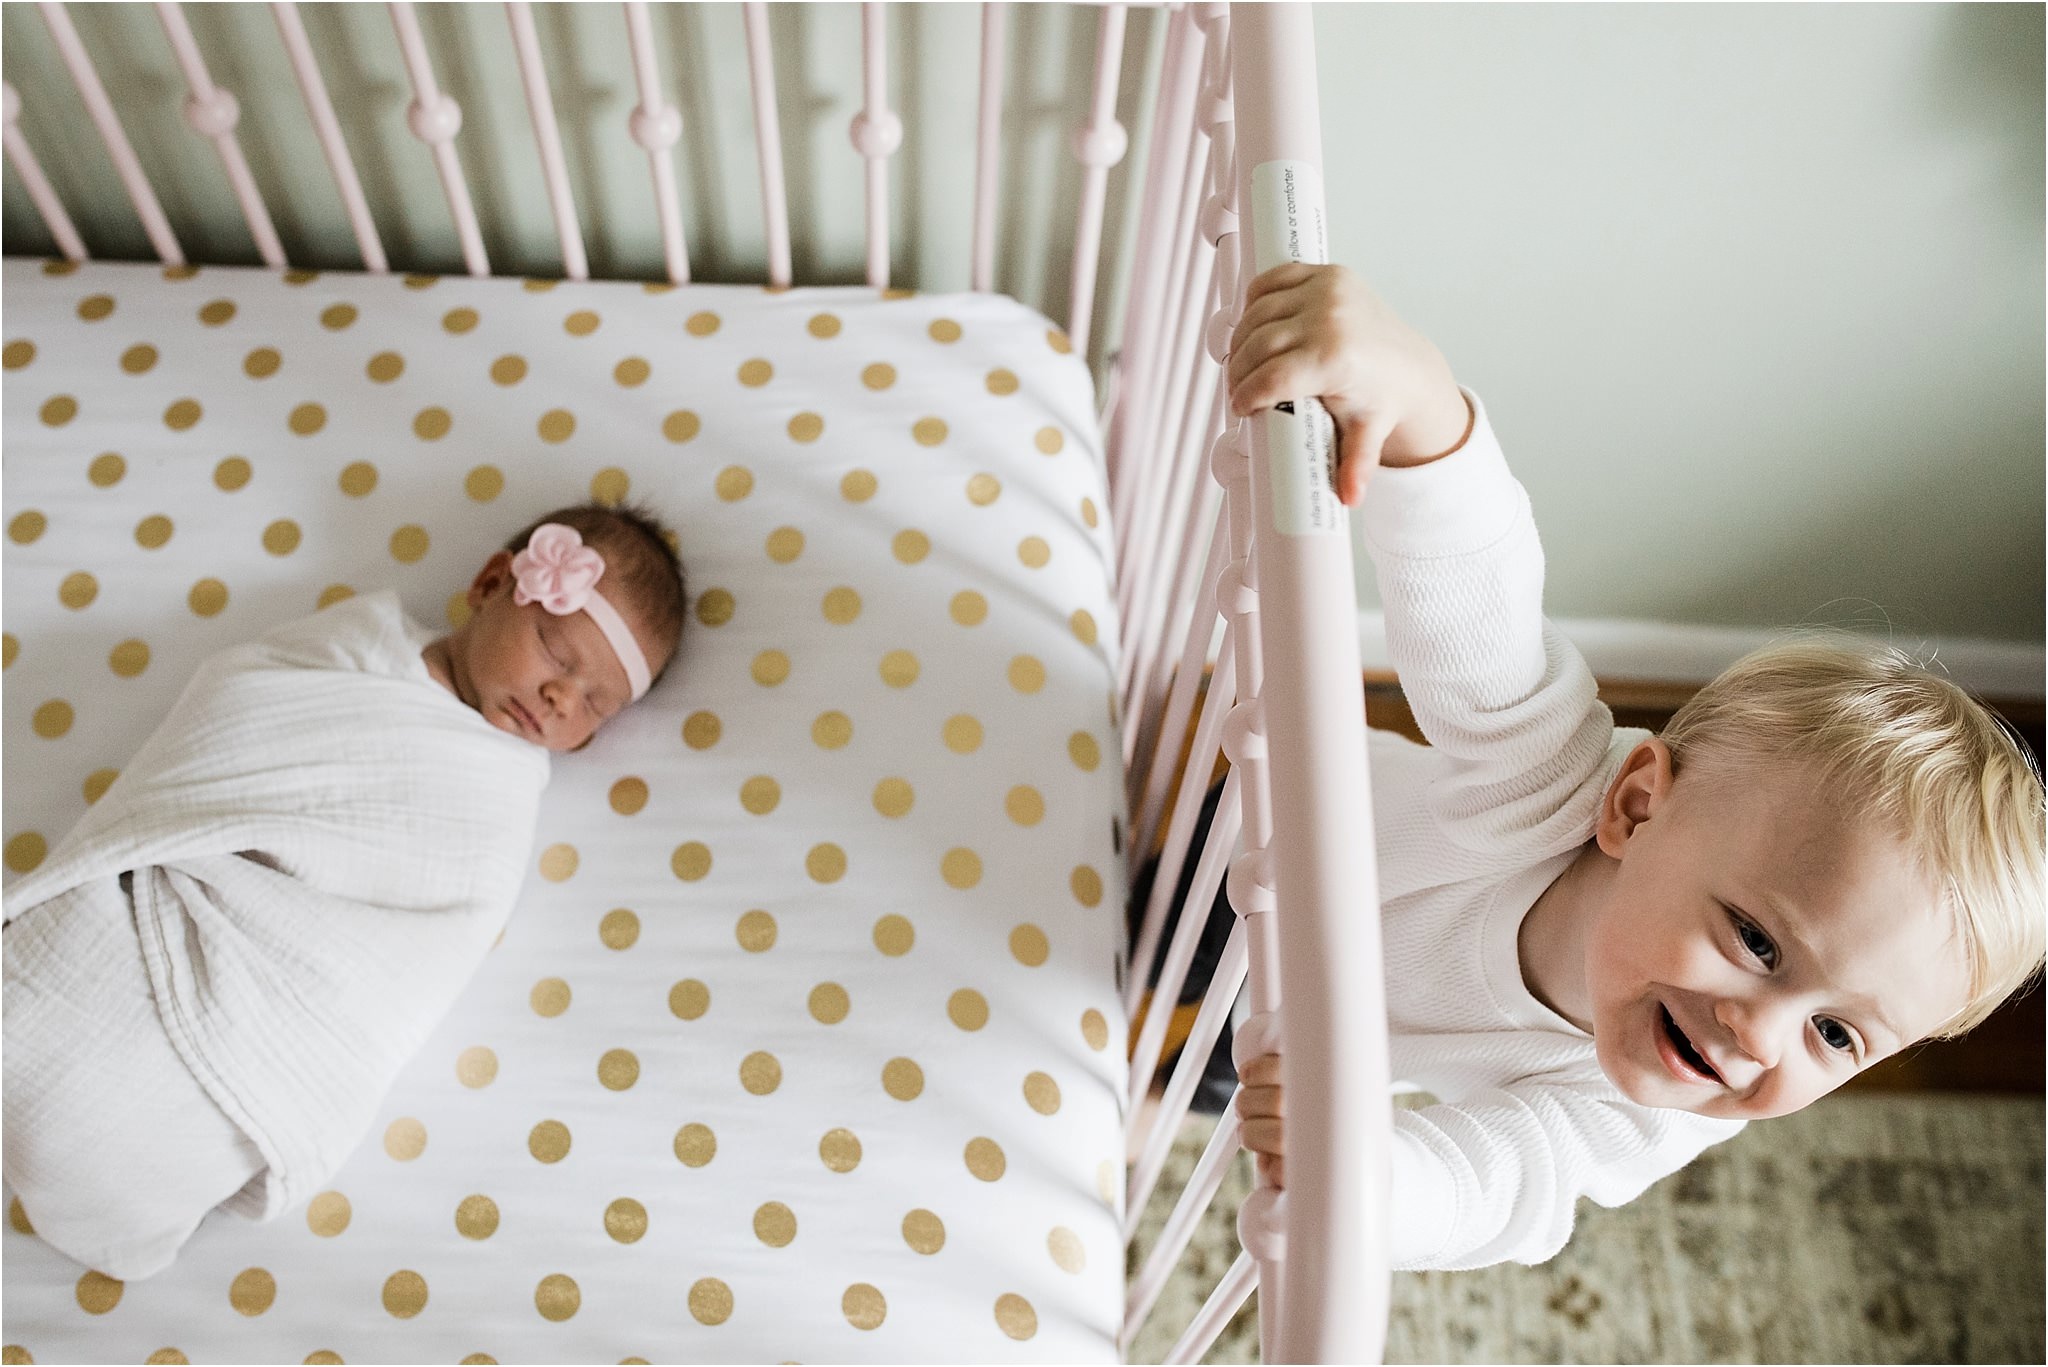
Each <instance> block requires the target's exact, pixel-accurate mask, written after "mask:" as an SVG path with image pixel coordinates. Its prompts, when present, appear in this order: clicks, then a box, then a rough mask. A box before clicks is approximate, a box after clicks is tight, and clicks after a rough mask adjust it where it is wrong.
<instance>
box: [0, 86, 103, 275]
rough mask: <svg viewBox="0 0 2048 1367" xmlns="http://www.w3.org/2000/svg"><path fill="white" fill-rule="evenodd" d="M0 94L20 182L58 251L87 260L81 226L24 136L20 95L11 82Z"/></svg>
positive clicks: (10, 154) (9, 156) (10, 153)
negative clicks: (51, 185) (68, 212)
mask: <svg viewBox="0 0 2048 1367" xmlns="http://www.w3.org/2000/svg"><path fill="white" fill-rule="evenodd" d="M0 95H4V97H5V101H6V115H7V132H6V145H7V159H8V160H9V161H11V162H13V163H14V169H15V170H16V171H17V172H18V173H20V175H21V183H22V184H23V185H24V186H25V187H27V189H28V197H29V200H30V202H31V203H33V204H34V205H35V206H36V212H37V213H38V214H40V215H42V219H43V226H44V227H46V228H48V229H49V230H50V236H51V237H54V238H56V239H57V250H58V251H60V252H62V253H63V254H64V255H65V256H66V257H67V258H68V259H70V260H72V261H83V260H85V259H86V258H85V239H84V238H81V237H80V236H79V235H78V229H77V227H76V226H75V225H73V223H72V222H71V215H70V214H67V213H65V212H64V202H63V201H62V200H60V199H58V198H57V192H56V191H55V190H54V189H52V188H51V187H50V178H49V177H48V176H46V175H44V174H43V164H42V163H41V162H39V161H37V160H36V154H35V153H34V152H33V151H31V150H30V148H29V145H28V139H27V138H26V137H24V136H22V132H21V128H20V120H21V96H20V95H18V94H16V93H15V90H14V87H13V86H12V85H5V84H0Z"/></svg>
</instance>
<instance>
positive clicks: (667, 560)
mask: <svg viewBox="0 0 2048 1367" xmlns="http://www.w3.org/2000/svg"><path fill="white" fill-rule="evenodd" d="M550 522H559V523H561V524H563V525H564V526H567V527H574V528H575V529H576V530H577V532H578V533H580V534H581V535H582V537H583V539H584V541H585V542H586V543H588V544H589V545H592V546H594V547H596V548H597V552H598V554H600V555H602V556H603V557H604V562H605V575H606V577H607V578H610V579H611V580H612V582H613V583H615V584H619V585H622V586H624V588H625V595H624V596H625V597H626V598H628V599H629V600H630V601H631V602H632V603H633V604H634V605H635V606H636V607H638V608H639V610H640V612H641V614H642V615H643V618H644V621H645V624H646V625H647V626H649V627H650V628H652V629H653V631H654V634H655V638H656V639H657V640H658V641H659V642H660V644H661V646H662V652H663V653H662V656H661V659H660V660H659V662H656V661H653V660H650V661H648V663H649V664H650V665H653V666H654V677H655V678H656V679H659V678H661V676H662V673H663V672H664V671H665V670H667V668H668V666H669V661H671V660H673V659H674V658H675V657H676V655H677V654H678V653H679V651H678V647H680V646H681V645H682V640H683V622H684V620H685V619H686V618H687V616H688V612H687V610H686V605H687V603H688V599H687V597H686V596H685V594H684V591H683V561H682V557H681V555H680V554H678V552H677V550H676V534H675V533H674V532H673V531H670V530H669V529H668V527H667V526H665V525H664V524H663V523H662V521H661V519H659V518H658V517H656V516H655V515H654V513H653V511H652V510H650V509H648V508H646V507H644V506H638V505H632V504H623V503H622V504H605V503H596V502H592V503H579V504H577V505H576V506H574V507H571V508H557V509H556V510H555V511H554V512H551V513H549V514H547V515H546V516H544V517H539V518H536V519H534V521H533V522H532V523H530V524H529V525H528V526H526V527H525V528H524V529H522V530H521V531H520V533H519V535H517V536H515V537H513V538H512V539H511V540H510V541H507V542H506V543H505V549H506V550H508V551H511V552H512V553H513V554H514V555H517V554H518V553H519V552H520V551H523V550H525V549H526V543H527V541H528V540H529V539H530V538H531V537H532V536H533V534H534V533H535V532H536V531H538V530H539V529H540V528H541V527H543V526H544V525H546V524H547V523H550Z"/></svg>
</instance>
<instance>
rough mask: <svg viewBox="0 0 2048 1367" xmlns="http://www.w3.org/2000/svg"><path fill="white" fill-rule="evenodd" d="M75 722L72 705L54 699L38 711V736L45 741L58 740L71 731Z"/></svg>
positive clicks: (36, 726) (60, 699) (36, 717)
mask: <svg viewBox="0 0 2048 1367" xmlns="http://www.w3.org/2000/svg"><path fill="white" fill-rule="evenodd" d="M74 720H76V718H75V716H74V715H73V713H72V710H71V704H70V703H68V702H65V701H64V700H63V699H62V698H52V699H51V700H50V701H48V702H46V703H44V704H43V705H42V706H41V707H38V708H37V709H36V716H35V728H36V734H37V735H39V736H41V737H42V738H43V739H44V740H56V739H57V738H58V737H59V736H61V735H63V734H64V733H65V732H67V731H69V730H70V729H71V723H72V722H73V721H74Z"/></svg>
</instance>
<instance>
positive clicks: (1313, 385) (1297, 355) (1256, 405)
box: [1230, 347, 1330, 418]
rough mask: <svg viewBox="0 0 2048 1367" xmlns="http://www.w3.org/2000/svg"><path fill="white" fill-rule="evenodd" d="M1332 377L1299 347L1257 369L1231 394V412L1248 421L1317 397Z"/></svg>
mask: <svg viewBox="0 0 2048 1367" xmlns="http://www.w3.org/2000/svg"><path fill="white" fill-rule="evenodd" d="M1329 379H1330V376H1329V374H1328V373H1327V372H1326V371H1325V370H1324V369H1323V367H1322V366H1320V365H1318V364H1316V362H1315V361H1313V360H1311V359H1310V358H1309V356H1308V354H1307V353H1306V352H1305V351H1303V350H1302V349H1301V348H1299V347H1296V348H1294V349H1293V350H1290V351H1283V352H1281V353H1280V354H1279V355H1277V356H1273V357H1270V358H1268V359H1267V360H1266V361H1264V362H1262V363H1260V364H1259V365H1257V366H1254V367H1253V369H1252V371H1251V373H1250V374H1248V375H1246V376H1245V377H1244V378H1243V379H1242V380H1240V381H1239V382H1238V383H1237V384H1236V385H1235V386H1234V387H1233V388H1232V389H1231V391H1230V411H1231V412H1232V413H1235V414H1236V415H1237V416H1238V417H1241V418H1248V417H1250V416H1251V415H1252V414H1254V413H1258V412H1262V411H1264V410H1265V409H1268V408H1271V407H1272V406H1273V405H1274V404H1276V403H1284V402H1286V401H1287V400H1289V399H1308V398H1315V397H1318V396H1319V395H1320V394H1321V393H1322V392H1323V391H1324V390H1325V389H1327V388H1328V387H1329Z"/></svg>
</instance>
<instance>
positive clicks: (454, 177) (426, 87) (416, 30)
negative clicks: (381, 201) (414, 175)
mask: <svg viewBox="0 0 2048 1367" xmlns="http://www.w3.org/2000/svg"><path fill="white" fill-rule="evenodd" d="M391 24H392V27H393V28H394V29H396V30H397V32H398V47H399V51H400V52H401V53H402V54H403V55H404V58H405V69H406V72H407V74H408V75H409V76H410V77H411V78H412V93H413V101H412V107H411V108H410V109H408V110H407V111H406V118H405V122H406V126H407V127H409V128H411V129H412V135H413V136H414V137H416V138H418V139H419V140H420V141H421V142H423V143H425V144H427V146H428V147H429V148H430V149H432V151H433V154H434V169H435V170H437V171H438V172H440V175H441V189H442V190H443V191H444V192H445V193H446V194H447V196H448V213H449V215H450V216H451V217H452V218H453V219H454V220H455V232H456V235H457V236H458V237H459V238H460V239H461V240H462V262H463V266H464V268H465V269H467V270H468V271H469V273H470V274H471V275H489V274H490V273H491V263H490V259H489V258H488V257H486V256H485V255H484V236H483V233H482V232H481V231H479V230H478V228H477V222H476V206H475V205H474V204H472V203H471V202H470V198H469V182H468V181H467V180H465V179H464V178H463V175H462V163H461V162H459V161H457V160H456V158H455V135H456V134H457V133H459V132H461V131H462V106H461V105H459V104H457V103H456V102H455V100H454V99H453V98H452V97H450V96H448V95H445V94H443V93H442V92H441V87H440V84H439V83H438V82H437V81H436V80H435V79H434V63H433V59H432V58H431V57H429V56H428V55H427V40H426V38H425V37H424V36H422V34H421V33H420V20H419V16H418V15H417V14H415V13H414V12H413V7H412V0H391Z"/></svg>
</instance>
